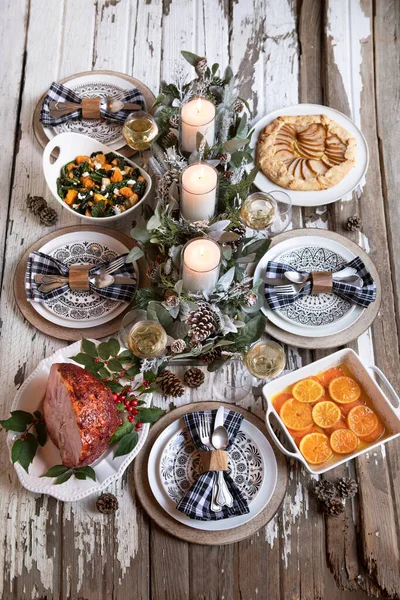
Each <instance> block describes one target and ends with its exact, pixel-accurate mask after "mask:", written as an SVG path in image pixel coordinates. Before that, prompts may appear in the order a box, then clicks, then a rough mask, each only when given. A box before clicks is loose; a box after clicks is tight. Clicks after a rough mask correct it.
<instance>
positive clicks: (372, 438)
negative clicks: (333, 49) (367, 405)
mask: <svg viewBox="0 0 400 600" xmlns="http://www.w3.org/2000/svg"><path fill="white" fill-rule="evenodd" d="M384 431H385V428H384V426H383V425H382V423H380V422H379V421H378V426H377V427H376V428H375V429H374V430H373V432H372V433H370V434H369V435H362V436H361V435H360V436H359V437H360V440H361V441H362V442H376V440H378V439H379V438H380V437H381V435H382V433H383V432H384Z"/></svg>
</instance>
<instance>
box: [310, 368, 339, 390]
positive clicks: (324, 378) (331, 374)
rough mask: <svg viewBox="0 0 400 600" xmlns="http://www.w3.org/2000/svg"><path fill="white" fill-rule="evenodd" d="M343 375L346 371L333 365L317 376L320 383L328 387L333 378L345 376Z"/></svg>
mask: <svg viewBox="0 0 400 600" xmlns="http://www.w3.org/2000/svg"><path fill="white" fill-rule="evenodd" d="M343 375H344V373H343V371H342V369H341V368H340V367H332V368H331V369H328V370H327V371H324V372H323V373H319V374H318V375H317V377H318V380H319V381H320V383H322V385H323V386H324V388H328V387H329V384H330V382H331V381H332V379H336V378H337V377H343Z"/></svg>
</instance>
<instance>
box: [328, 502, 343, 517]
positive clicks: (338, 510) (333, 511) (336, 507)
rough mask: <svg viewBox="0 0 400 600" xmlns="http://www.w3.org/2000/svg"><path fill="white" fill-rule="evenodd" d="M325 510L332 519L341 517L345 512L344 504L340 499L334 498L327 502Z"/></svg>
mask: <svg viewBox="0 0 400 600" xmlns="http://www.w3.org/2000/svg"><path fill="white" fill-rule="evenodd" d="M324 510H325V512H326V514H327V515H330V516H331V517H339V516H340V515H341V514H342V513H343V511H344V504H343V502H342V501H341V500H339V498H332V500H327V501H326V502H325V506H324Z"/></svg>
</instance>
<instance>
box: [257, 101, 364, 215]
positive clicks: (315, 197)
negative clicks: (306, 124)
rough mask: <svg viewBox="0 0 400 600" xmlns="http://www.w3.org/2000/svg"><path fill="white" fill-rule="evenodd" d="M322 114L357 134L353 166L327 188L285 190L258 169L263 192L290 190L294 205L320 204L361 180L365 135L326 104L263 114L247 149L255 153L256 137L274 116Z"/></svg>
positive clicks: (298, 106)
mask: <svg viewBox="0 0 400 600" xmlns="http://www.w3.org/2000/svg"><path fill="white" fill-rule="evenodd" d="M315 114H325V115H327V116H328V117H330V118H331V119H334V120H335V121H336V122H337V123H339V125H342V127H344V128H345V129H347V131H348V132H349V133H350V134H351V135H352V136H354V137H355V138H356V140H357V154H356V164H355V166H354V168H353V169H352V170H351V171H350V173H348V174H347V175H346V177H344V179H342V181H341V182H340V183H338V184H337V185H335V186H333V187H331V188H329V189H327V190H319V191H299V190H287V189H286V188H283V187H280V186H279V185H277V184H276V183H274V182H273V181H271V180H270V179H268V177H266V175H264V173H262V172H261V171H260V172H259V173H258V174H257V176H256V178H255V181H254V184H255V185H256V186H257V187H258V189H260V190H261V191H263V192H270V191H272V190H280V191H282V192H286V193H289V194H290V197H291V199H292V202H293V205H294V206H320V205H321V204H330V203H331V202H336V200H340V199H341V198H343V197H344V196H346V195H348V194H350V192H352V191H353V190H354V189H355V188H356V187H357V186H358V185H359V183H360V182H361V181H362V179H363V177H364V176H365V173H366V172H367V169H368V163H369V152H368V146H367V142H366V140H365V137H364V136H363V134H362V133H361V131H360V130H359V128H358V127H357V126H356V125H355V124H354V123H353V121H351V120H350V119H349V118H348V117H346V115H344V114H342V113H341V112H339V111H337V110H335V109H333V108H329V107H328V106H322V105H320V104H296V105H294V106H285V107H283V108H280V109H278V110H275V111H273V112H271V113H269V114H268V115H266V116H265V117H262V118H261V119H260V120H259V121H258V122H257V123H256V124H255V125H254V128H253V135H252V136H251V141H250V149H251V152H252V154H253V157H255V149H256V146H257V141H258V137H259V135H260V132H261V131H262V130H263V129H264V128H265V127H266V126H267V125H268V124H269V123H271V122H272V121H273V120H274V119H276V118H277V117H280V116H283V115H289V116H294V115H315ZM253 167H254V162H253V163H249V164H248V165H247V168H248V170H251V169H252V168H253Z"/></svg>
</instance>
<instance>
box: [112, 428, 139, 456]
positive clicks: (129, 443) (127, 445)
mask: <svg viewBox="0 0 400 600" xmlns="http://www.w3.org/2000/svg"><path fill="white" fill-rule="evenodd" d="M138 440H139V436H138V434H137V431H132V432H131V433H127V434H126V435H124V437H123V438H121V440H120V442H119V444H118V447H117V449H116V451H115V454H114V458H116V457H117V456H124V454H129V452H132V450H133V449H134V447H135V446H136V444H137V443H138Z"/></svg>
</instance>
